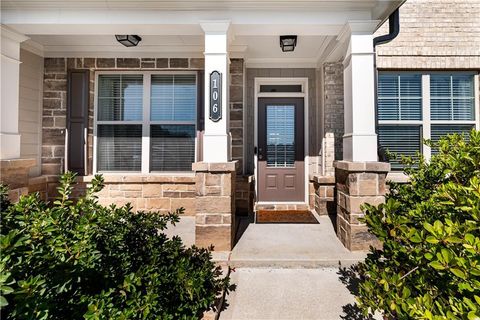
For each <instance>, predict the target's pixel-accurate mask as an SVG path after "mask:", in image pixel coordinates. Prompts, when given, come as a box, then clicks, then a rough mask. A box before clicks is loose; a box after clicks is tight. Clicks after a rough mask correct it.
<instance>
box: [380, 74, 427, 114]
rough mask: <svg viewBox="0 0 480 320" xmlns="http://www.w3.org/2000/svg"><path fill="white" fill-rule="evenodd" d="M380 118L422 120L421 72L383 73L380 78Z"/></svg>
mask: <svg viewBox="0 0 480 320" xmlns="http://www.w3.org/2000/svg"><path fill="white" fill-rule="evenodd" d="M378 119H379V120H422V78H421V75H420V74H390V73H383V74H380V75H379V78H378Z"/></svg>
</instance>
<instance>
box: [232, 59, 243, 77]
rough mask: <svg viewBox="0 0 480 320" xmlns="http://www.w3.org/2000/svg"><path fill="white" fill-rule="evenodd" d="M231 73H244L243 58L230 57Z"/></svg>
mask: <svg viewBox="0 0 480 320" xmlns="http://www.w3.org/2000/svg"><path fill="white" fill-rule="evenodd" d="M230 73H232V74H238V73H243V59H230Z"/></svg>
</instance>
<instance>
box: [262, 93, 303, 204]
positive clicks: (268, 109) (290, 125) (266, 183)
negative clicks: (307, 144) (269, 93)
mask: <svg viewBox="0 0 480 320" xmlns="http://www.w3.org/2000/svg"><path fill="white" fill-rule="evenodd" d="M303 109H304V108H303V98H259V99H258V151H257V157H258V200H259V201H274V202H282V201H295V202H304V201H305V174H304V173H305V171H304V170H305V168H304V142H303V141H304V140H303V139H304V127H303V112H304V110H303Z"/></svg>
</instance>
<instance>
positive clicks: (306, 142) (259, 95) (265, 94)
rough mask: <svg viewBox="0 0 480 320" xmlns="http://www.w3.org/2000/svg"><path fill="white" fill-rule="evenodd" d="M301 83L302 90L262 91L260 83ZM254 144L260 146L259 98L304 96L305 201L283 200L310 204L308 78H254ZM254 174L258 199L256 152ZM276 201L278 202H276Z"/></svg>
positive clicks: (256, 197) (256, 146)
mask: <svg viewBox="0 0 480 320" xmlns="http://www.w3.org/2000/svg"><path fill="white" fill-rule="evenodd" d="M279 84H282V85H301V86H302V92H283V93H282V92H260V85H279ZM254 90H255V93H254V115H253V116H254V138H253V141H254V146H255V148H258V98H267V97H268V98H274V97H277V98H278V97H281V98H303V100H304V101H303V103H304V112H303V114H304V118H303V129H304V148H303V150H304V174H305V177H304V180H305V199H304V200H305V201H304V202H281V201H279V202H281V203H285V204H307V205H308V204H309V194H308V193H309V188H308V182H309V181H308V180H309V179H308V169H309V156H308V154H309V153H308V146H309V135H308V131H309V128H308V110H309V106H308V78H264V77H256V78H255V79H254ZM253 157H254V175H255V199H258V170H257V168H258V158H257V155H256V154H254V155H253ZM272 203H273V202H271V201H269V202H259V201H257V204H272ZM275 203H276V202H275Z"/></svg>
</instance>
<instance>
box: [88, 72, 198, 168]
mask: <svg viewBox="0 0 480 320" xmlns="http://www.w3.org/2000/svg"><path fill="white" fill-rule="evenodd" d="M196 115H197V76H196V74H195V73H188V72H178V73H155V72H138V73H122V74H120V73H100V74H99V75H98V77H97V95H96V114H95V119H96V128H95V130H96V133H95V141H96V142H95V145H96V155H95V156H96V157H95V167H96V171H98V172H142V173H148V172H165V171H168V172H176V171H191V168H192V163H193V162H195V141H196Z"/></svg>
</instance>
